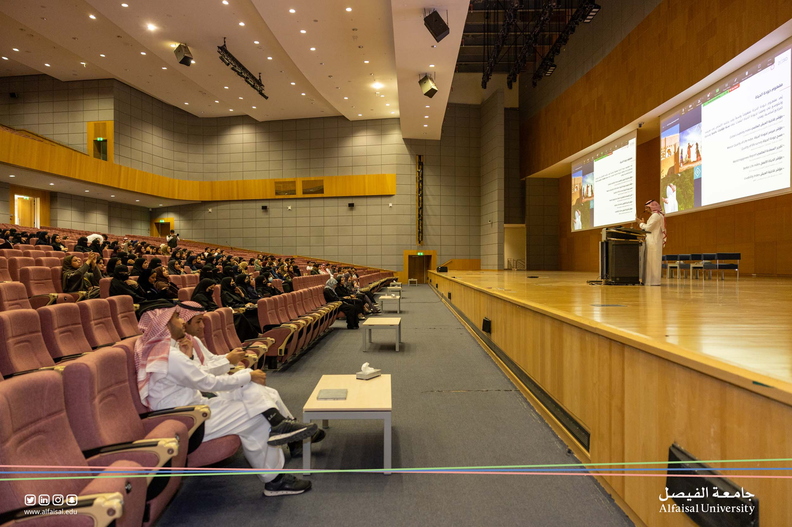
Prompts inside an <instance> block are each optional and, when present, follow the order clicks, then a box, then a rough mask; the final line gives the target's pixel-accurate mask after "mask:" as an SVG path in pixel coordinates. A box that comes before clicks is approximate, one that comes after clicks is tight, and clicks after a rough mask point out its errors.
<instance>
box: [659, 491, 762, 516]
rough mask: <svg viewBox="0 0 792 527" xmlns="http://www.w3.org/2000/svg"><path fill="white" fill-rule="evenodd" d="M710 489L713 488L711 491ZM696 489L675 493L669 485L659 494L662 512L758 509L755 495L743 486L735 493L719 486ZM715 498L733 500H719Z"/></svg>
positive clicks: (745, 511) (748, 512) (730, 511)
mask: <svg viewBox="0 0 792 527" xmlns="http://www.w3.org/2000/svg"><path fill="white" fill-rule="evenodd" d="M710 489H712V490H711V491H710ZM694 490H695V492H689V493H685V492H677V493H673V492H668V487H666V488H665V493H664V494H661V495H660V496H659V499H660V502H661V505H660V512H685V513H688V514H692V513H732V514H733V513H738V514H739V513H742V514H753V513H754V511H755V510H756V505H755V504H753V503H752V502H753V500H752V498H753V497H754V496H755V495H754V494H751V493H750V492H748V491H746V490H745V489H744V488H742V487H740V490H738V491H737V490H736V491H734V492H733V493H730V492H729V491H728V490H723V489H720V488H718V487H699V488H697V489H694ZM669 500H671V501H669ZM714 500H732V501H723V502H717V501H714ZM734 500H738V501H734ZM746 500H747V501H746Z"/></svg>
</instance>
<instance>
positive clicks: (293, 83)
mask: <svg viewBox="0 0 792 527" xmlns="http://www.w3.org/2000/svg"><path fill="white" fill-rule="evenodd" d="M289 84H291V85H292V86H294V85H295V84H297V83H296V82H290V83H289Z"/></svg>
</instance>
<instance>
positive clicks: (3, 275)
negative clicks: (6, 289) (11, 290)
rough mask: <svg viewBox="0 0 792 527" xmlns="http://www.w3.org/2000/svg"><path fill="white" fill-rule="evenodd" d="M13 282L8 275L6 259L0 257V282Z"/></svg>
mask: <svg viewBox="0 0 792 527" xmlns="http://www.w3.org/2000/svg"><path fill="white" fill-rule="evenodd" d="M13 280H14V279H13V278H11V275H10V274H9V273H8V259H7V258H5V257H3V256H0V282H12V281H13Z"/></svg>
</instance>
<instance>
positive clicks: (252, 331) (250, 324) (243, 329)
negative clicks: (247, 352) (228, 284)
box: [190, 278, 259, 342]
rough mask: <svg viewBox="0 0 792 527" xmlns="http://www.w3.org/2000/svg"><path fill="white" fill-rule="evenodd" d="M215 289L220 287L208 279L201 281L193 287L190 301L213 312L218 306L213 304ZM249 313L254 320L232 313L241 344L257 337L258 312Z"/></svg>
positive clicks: (247, 316)
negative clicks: (252, 314)
mask: <svg viewBox="0 0 792 527" xmlns="http://www.w3.org/2000/svg"><path fill="white" fill-rule="evenodd" d="M215 287H221V286H219V285H217V284H216V283H215V282H213V281H212V280H211V279H209V278H205V279H203V280H201V281H200V282H198V285H197V286H196V287H195V290H194V291H193V294H192V298H191V299H190V300H193V301H195V302H198V303H199V304H201V305H202V306H203V308H204V309H206V310H207V311H215V310H216V309H218V305H217V304H216V303H215V302H214V298H213V290H214V288H215ZM243 305H244V300H243ZM224 306H225V307H230V308H231V309H233V308H234V306H232V305H228V304H224ZM251 311H252V312H253V313H254V317H255V318H254V317H253V316H249V315H246V314H243V313H237V312H234V328H235V329H236V332H237V336H238V337H239V340H241V341H242V342H244V341H246V340H249V339H254V338H256V337H258V336H259V329H258V328H259V324H258V310H257V309H253V310H251Z"/></svg>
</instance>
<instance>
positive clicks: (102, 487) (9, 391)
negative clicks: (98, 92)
mask: <svg viewBox="0 0 792 527" xmlns="http://www.w3.org/2000/svg"><path fill="white" fill-rule="evenodd" d="M32 401H35V404H31V402H32ZM0 415H2V416H3V419H0V464H1V465H4V466H37V465H40V466H62V467H71V468H73V469H74V470H80V471H82V472H85V471H87V470H88V469H89V468H90V466H94V467H101V466H104V467H106V469H108V470H114V471H116V473H115V477H111V475H112V474H113V473H109V474H107V475H103V474H104V473H103V472H102V471H99V473H98V474H97V475H96V477H95V478H94V479H82V478H80V479H45V478H19V479H7V480H6V481H0V513H2V514H4V515H8V516H7V517H10V518H12V519H11V520H10V521H14V520H18V523H19V525H22V524H24V525H48V526H56V525H59V526H64V527H76V526H78V525H91V526H94V525H99V526H106V525H110V523H113V524H114V525H116V527H138V526H140V525H141V523H142V522H143V514H144V511H145V501H146V491H147V485H146V481H145V479H142V478H131V477H127V476H125V475H123V474H122V473H118V471H119V470H120V469H124V468H126V469H129V470H135V468H137V469H140V468H141V467H140V465H139V464H138V463H136V462H135V461H134V459H135V457H133V456H137V455H139V454H134V455H130V456H125V455H124V453H123V452H119V453H117V454H115V455H113V456H112V457H109V458H107V460H106V461H105V459H103V458H102V456H96V457H95V458H91V459H90V465H89V461H88V460H86V458H85V456H84V455H83V454H82V452H81V451H80V447H79V445H78V444H77V440H76V439H75V438H74V435H73V433H72V430H71V427H70V426H69V419H68V416H67V415H66V409H65V403H64V396H63V380H62V379H61V376H60V374H59V373H57V372H52V371H44V372H37V373H35V374H30V375H23V376H20V377H18V378H14V379H9V380H6V381H3V382H0ZM33 438H35V440H32V439H33ZM64 470H69V469H64ZM29 494H33V495H41V494H49V495H53V494H61V495H68V494H76V495H78V496H91V499H80V500H79V502H78V506H77V507H76V511H77V515H75V516H71V515H69V516H67V515H63V516H55V515H48V516H42V517H41V518H47V520H48V521H46V522H40V523H37V520H36V521H30V518H31V517H30V516H29V514H26V513H25V508H26V505H25V496H26V495H29ZM27 508H29V507H27ZM14 513H16V514H14ZM36 518H38V517H36ZM15 523H16V522H15ZM9 524H10V522H9ZM3 525H7V524H6V523H4V524H3Z"/></svg>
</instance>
